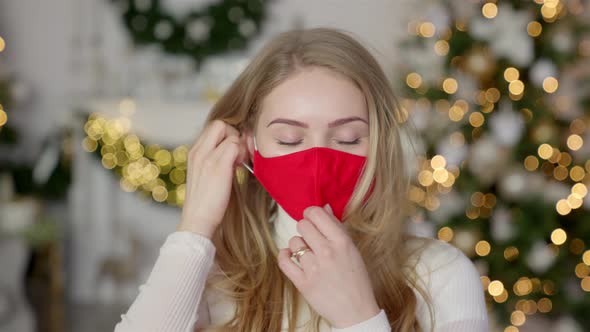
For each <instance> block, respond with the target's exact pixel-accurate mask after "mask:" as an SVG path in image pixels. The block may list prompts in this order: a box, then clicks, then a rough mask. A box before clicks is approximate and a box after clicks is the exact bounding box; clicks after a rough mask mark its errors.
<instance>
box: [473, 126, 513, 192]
mask: <svg viewBox="0 0 590 332" xmlns="http://www.w3.org/2000/svg"><path fill="white" fill-rule="evenodd" d="M509 152H510V151H509V150H508V149H506V148H505V147H502V146H500V145H498V143H497V142H496V141H495V140H494V139H493V138H491V137H490V136H487V135H484V136H482V137H481V138H480V139H479V140H477V141H476V142H475V143H474V144H472V147H471V151H470V152H469V157H468V163H467V165H468V167H469V170H470V171H471V172H472V173H473V174H475V175H476V176H477V177H478V179H479V180H480V181H481V183H482V184H484V185H489V184H491V183H492V182H493V181H495V179H496V178H497V176H498V174H500V172H501V171H502V170H503V169H505V168H506V165H507V164H508V159H509Z"/></svg>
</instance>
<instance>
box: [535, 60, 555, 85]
mask: <svg viewBox="0 0 590 332" xmlns="http://www.w3.org/2000/svg"><path fill="white" fill-rule="evenodd" d="M529 75H530V79H531V81H532V82H533V83H534V84H535V85H536V86H538V87H542V86H543V80H545V78H547V77H549V76H553V77H556V76H557V67H556V66H555V64H554V63H553V62H552V61H551V60H548V59H539V60H538V61H537V62H535V64H534V65H533V66H532V68H531V71H530V74H529Z"/></svg>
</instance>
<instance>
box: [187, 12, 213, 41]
mask: <svg viewBox="0 0 590 332" xmlns="http://www.w3.org/2000/svg"><path fill="white" fill-rule="evenodd" d="M211 21H212V19H211V18H198V19H195V20H192V21H190V22H189V23H188V25H187V33H188V36H189V37H190V38H191V39H192V40H193V41H195V42H200V41H203V40H207V39H209V32H210V30H211V23H212V22H211Z"/></svg>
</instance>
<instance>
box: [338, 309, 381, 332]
mask: <svg viewBox="0 0 590 332" xmlns="http://www.w3.org/2000/svg"><path fill="white" fill-rule="evenodd" d="M332 332H391V325H389V320H388V319H387V315H386V314H385V310H383V309H381V311H379V313H378V314H377V315H375V316H374V317H372V318H369V319H367V320H366V321H364V322H360V323H358V324H355V325H353V326H349V327H345V328H341V329H338V328H335V327H332Z"/></svg>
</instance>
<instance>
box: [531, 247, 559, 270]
mask: <svg viewBox="0 0 590 332" xmlns="http://www.w3.org/2000/svg"><path fill="white" fill-rule="evenodd" d="M555 259H556V257H555V254H554V253H553V251H552V250H551V249H550V248H549V246H548V245H547V243H545V242H544V241H541V240H537V241H536V242H535V243H534V244H533V246H532V247H531V250H530V252H529V254H528V255H527V258H526V263H527V265H528V266H529V267H530V268H531V270H533V271H534V272H535V273H536V274H543V273H545V272H546V271H547V270H548V269H549V268H550V267H551V266H552V265H553V263H554V262H555Z"/></svg>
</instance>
